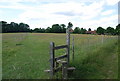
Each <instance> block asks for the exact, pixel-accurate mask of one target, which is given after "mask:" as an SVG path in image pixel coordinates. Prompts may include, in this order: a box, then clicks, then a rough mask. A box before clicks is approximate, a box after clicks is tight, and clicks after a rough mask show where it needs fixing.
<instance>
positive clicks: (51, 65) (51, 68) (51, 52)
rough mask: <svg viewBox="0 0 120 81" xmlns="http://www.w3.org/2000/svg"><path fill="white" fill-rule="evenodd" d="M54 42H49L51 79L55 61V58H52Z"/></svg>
mask: <svg viewBox="0 0 120 81" xmlns="http://www.w3.org/2000/svg"><path fill="white" fill-rule="evenodd" d="M54 46H55V45H54V42H51V43H50V70H51V71H50V75H51V78H52V77H53V75H54V66H55V64H54V63H55V61H54V58H55V56H54V53H55V52H54Z"/></svg>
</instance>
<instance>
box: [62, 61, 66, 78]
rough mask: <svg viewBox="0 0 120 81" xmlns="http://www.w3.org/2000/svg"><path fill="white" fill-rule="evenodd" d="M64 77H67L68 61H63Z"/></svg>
mask: <svg viewBox="0 0 120 81" xmlns="http://www.w3.org/2000/svg"><path fill="white" fill-rule="evenodd" d="M62 78H63V79H67V62H66V61H64V62H62Z"/></svg>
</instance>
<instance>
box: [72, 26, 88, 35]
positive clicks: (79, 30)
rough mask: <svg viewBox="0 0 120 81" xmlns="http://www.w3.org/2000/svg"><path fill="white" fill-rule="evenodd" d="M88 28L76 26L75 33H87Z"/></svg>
mask: <svg viewBox="0 0 120 81" xmlns="http://www.w3.org/2000/svg"><path fill="white" fill-rule="evenodd" d="M86 31H87V30H86V29H83V28H81V29H80V28H79V27H76V28H75V29H74V31H73V33H76V34H85V33H86Z"/></svg>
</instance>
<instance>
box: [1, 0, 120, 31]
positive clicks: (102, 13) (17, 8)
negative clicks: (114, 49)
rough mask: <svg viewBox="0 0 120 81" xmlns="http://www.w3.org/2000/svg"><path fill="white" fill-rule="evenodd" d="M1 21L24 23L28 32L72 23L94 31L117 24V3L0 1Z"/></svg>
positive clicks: (95, 0) (90, 0)
mask: <svg viewBox="0 0 120 81" xmlns="http://www.w3.org/2000/svg"><path fill="white" fill-rule="evenodd" d="M0 14H1V15H0V21H7V22H8V23H10V22H16V23H20V22H24V23H27V24H29V26H30V28H32V29H33V28H40V27H42V28H47V27H48V26H51V25H52V24H66V25H67V23H68V22H72V23H73V26H74V27H73V28H75V27H80V28H81V27H83V28H86V29H88V28H92V29H96V28H97V27H98V26H102V27H104V28H107V27H108V26H112V27H114V28H115V26H116V25H117V24H118V0H0Z"/></svg>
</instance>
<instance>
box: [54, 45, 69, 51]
mask: <svg viewBox="0 0 120 81" xmlns="http://www.w3.org/2000/svg"><path fill="white" fill-rule="evenodd" d="M67 47H68V45H61V46H56V47H54V49H55V50H58V49H62V48H67Z"/></svg>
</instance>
